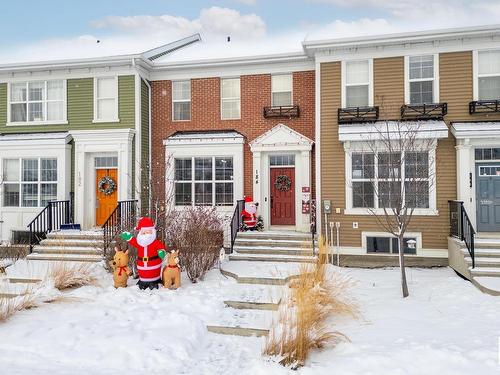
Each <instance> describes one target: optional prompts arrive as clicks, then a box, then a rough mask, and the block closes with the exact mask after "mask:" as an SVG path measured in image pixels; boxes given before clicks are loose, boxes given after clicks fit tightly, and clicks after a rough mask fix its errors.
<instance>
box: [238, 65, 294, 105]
mask: <svg viewBox="0 0 500 375" xmlns="http://www.w3.org/2000/svg"><path fill="white" fill-rule="evenodd" d="M278 76H290V77H291V78H292V87H290V91H276V90H274V89H273V77H278ZM240 85H241V83H240ZM240 88H241V86H240ZM282 92H289V93H290V105H287V106H282V107H293V73H280V74H272V75H271V107H275V105H274V95H273V94H274V93H282Z"/></svg>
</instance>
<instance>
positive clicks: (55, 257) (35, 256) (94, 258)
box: [26, 253, 103, 263]
mask: <svg viewBox="0 0 500 375" xmlns="http://www.w3.org/2000/svg"><path fill="white" fill-rule="evenodd" d="M26 259H28V260H47V261H65V262H93V263H97V262H100V261H102V260H103V257H102V256H101V255H83V254H75V255H68V254H40V253H32V254H29V255H28V256H27V257H26Z"/></svg>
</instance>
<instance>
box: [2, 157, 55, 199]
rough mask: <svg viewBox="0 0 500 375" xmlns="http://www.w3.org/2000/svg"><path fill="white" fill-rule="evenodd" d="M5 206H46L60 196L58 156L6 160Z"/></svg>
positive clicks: (4, 167)
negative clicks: (58, 189) (54, 157)
mask: <svg viewBox="0 0 500 375" xmlns="http://www.w3.org/2000/svg"><path fill="white" fill-rule="evenodd" d="M3 176H4V200H3V205H4V207H44V206H46V205H47V203H48V202H50V201H54V200H56V199H57V159H49V158H30V159H4V160H3Z"/></svg>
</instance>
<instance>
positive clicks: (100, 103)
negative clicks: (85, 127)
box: [94, 77, 118, 122]
mask: <svg viewBox="0 0 500 375" xmlns="http://www.w3.org/2000/svg"><path fill="white" fill-rule="evenodd" d="M94 122H118V77H99V78H95V79H94Z"/></svg>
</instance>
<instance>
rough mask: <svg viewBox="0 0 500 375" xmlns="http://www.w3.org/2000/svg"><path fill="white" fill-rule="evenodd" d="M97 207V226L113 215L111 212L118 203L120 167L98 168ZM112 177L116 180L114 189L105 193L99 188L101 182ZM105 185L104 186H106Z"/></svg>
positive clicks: (96, 173)
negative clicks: (109, 192)
mask: <svg viewBox="0 0 500 375" xmlns="http://www.w3.org/2000/svg"><path fill="white" fill-rule="evenodd" d="M95 176H96V182H95V186H96V208H95V223H96V225H97V226H101V225H103V224H104V222H105V221H106V219H107V218H108V217H109V215H111V212H113V210H114V209H115V207H116V205H117V204H118V169H116V168H109V169H96V170H95ZM104 177H110V178H111V179H112V180H113V181H114V182H115V188H114V191H113V192H112V193H111V194H105V193H103V192H102V191H101V190H100V189H99V183H100V181H101V179H102V178H104ZM106 187H107V185H106V186H104V188H106Z"/></svg>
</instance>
